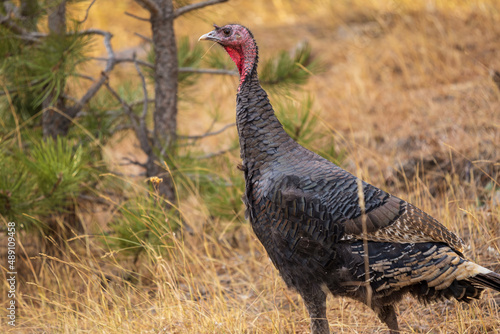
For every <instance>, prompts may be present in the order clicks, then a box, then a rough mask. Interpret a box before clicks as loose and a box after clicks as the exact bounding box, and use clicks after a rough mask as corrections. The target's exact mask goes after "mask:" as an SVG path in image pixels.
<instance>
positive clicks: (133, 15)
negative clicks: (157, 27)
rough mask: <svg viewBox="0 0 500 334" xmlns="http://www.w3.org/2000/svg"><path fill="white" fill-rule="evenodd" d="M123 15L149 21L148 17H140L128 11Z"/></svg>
mask: <svg viewBox="0 0 500 334" xmlns="http://www.w3.org/2000/svg"><path fill="white" fill-rule="evenodd" d="M125 15H127V16H130V17H133V18H134V19H136V20H139V21H145V22H150V21H151V20H150V19H147V18H145V17H140V16H137V15H135V14H132V13H129V12H125Z"/></svg>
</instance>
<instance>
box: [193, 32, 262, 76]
mask: <svg viewBox="0 0 500 334" xmlns="http://www.w3.org/2000/svg"><path fill="white" fill-rule="evenodd" d="M214 27H215V29H214V30H212V31H211V32H209V33H207V34H205V35H203V36H201V37H200V38H199V39H198V40H199V41H201V40H208V41H213V42H216V43H218V44H220V45H222V46H223V47H224V49H226V51H227V53H228V54H229V56H230V57H231V59H232V60H233V61H234V63H235V64H236V66H237V67H238V71H239V72H240V83H241V82H243V80H244V79H245V77H246V75H247V74H248V73H249V72H250V70H251V69H252V68H254V66H255V65H256V64H257V53H258V51H257V44H256V43H255V40H254V38H253V35H252V33H251V32H250V30H248V29H247V28H245V27H244V26H242V25H239V24H227V25H225V26H223V27H219V26H217V25H215V24H214Z"/></svg>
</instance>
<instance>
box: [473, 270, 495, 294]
mask: <svg viewBox="0 0 500 334" xmlns="http://www.w3.org/2000/svg"><path fill="white" fill-rule="evenodd" d="M468 280H469V281H470V282H471V283H472V284H477V285H480V286H484V287H487V288H490V289H493V290H496V291H499V292H500V275H499V274H497V273H495V272H493V271H492V272H489V273H486V274H477V275H476V276H474V277H471V278H469V279H468Z"/></svg>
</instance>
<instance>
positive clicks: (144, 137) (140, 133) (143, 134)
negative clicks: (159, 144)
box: [105, 82, 153, 156]
mask: <svg viewBox="0 0 500 334" xmlns="http://www.w3.org/2000/svg"><path fill="white" fill-rule="evenodd" d="M105 85H106V88H107V89H108V90H109V91H110V93H111V95H113V96H114V97H115V99H117V100H118V102H120V104H121V105H122V106H123V109H125V112H126V113H127V114H128V116H129V118H130V122H131V124H132V128H133V129H134V132H135V135H136V137H137V139H138V140H139V144H140V146H141V149H142V150H143V151H144V153H146V154H147V155H148V156H151V155H152V154H153V148H152V147H151V144H150V141H149V136H148V129H147V128H145V124H144V127H141V125H140V124H139V123H138V120H137V118H138V117H137V115H136V114H134V112H133V110H132V107H130V105H129V104H128V103H127V102H125V100H123V99H122V98H121V96H120V95H119V94H118V93H117V92H116V91H115V90H114V89H113V88H112V87H111V86H110V85H109V84H108V83H107V82H106V83H105Z"/></svg>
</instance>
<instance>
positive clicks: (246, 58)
mask: <svg viewBox="0 0 500 334" xmlns="http://www.w3.org/2000/svg"><path fill="white" fill-rule="evenodd" d="M224 49H226V52H227V53H228V54H229V56H230V57H231V59H232V60H233V61H234V63H235V64H236V67H237V68H238V72H239V73H240V85H239V87H238V91H239V90H240V88H241V85H242V84H243V82H244V81H245V79H246V78H247V77H248V75H249V74H250V72H251V71H252V69H253V68H254V67H257V61H258V58H259V56H258V53H259V52H258V49H257V44H256V43H255V41H254V40H252V39H248V40H247V41H246V43H245V44H243V45H238V46H237V47H233V46H224Z"/></svg>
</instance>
